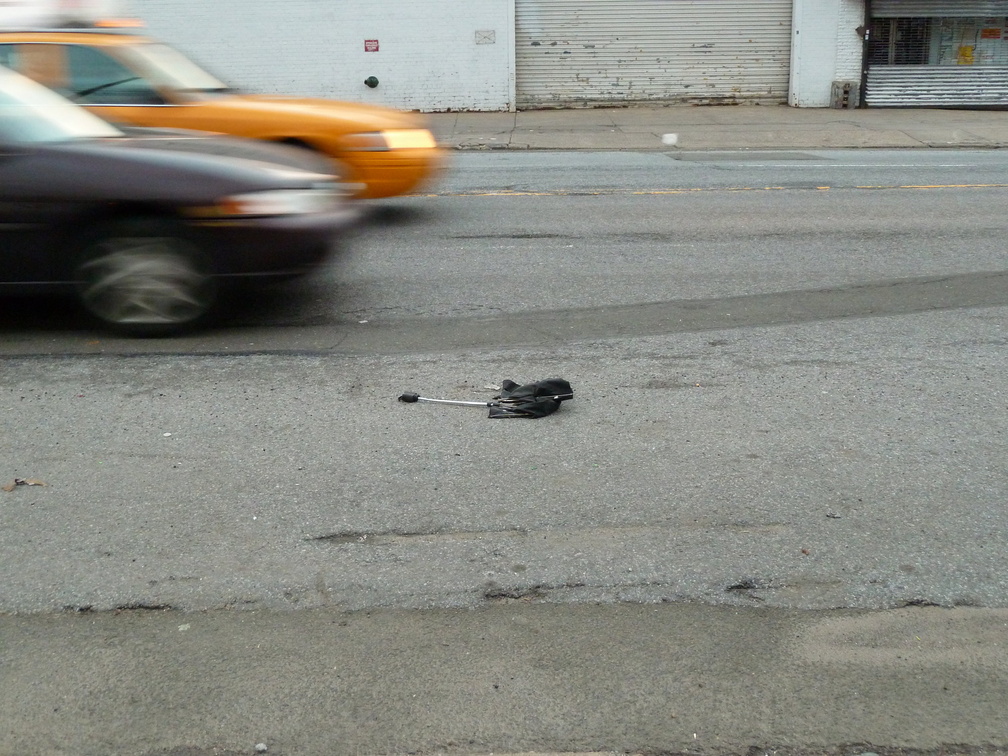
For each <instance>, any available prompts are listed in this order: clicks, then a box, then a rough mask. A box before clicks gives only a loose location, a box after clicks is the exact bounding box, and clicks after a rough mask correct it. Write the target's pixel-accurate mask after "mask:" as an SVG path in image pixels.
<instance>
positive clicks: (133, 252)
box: [76, 219, 217, 336]
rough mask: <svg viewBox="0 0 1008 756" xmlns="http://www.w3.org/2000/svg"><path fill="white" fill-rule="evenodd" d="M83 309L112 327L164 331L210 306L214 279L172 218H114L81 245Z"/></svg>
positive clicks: (203, 314) (149, 332)
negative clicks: (113, 220)
mask: <svg viewBox="0 0 1008 756" xmlns="http://www.w3.org/2000/svg"><path fill="white" fill-rule="evenodd" d="M76 282H77V295H78V297H79V299H80V301H81V303H82V304H83V306H84V308H85V309H86V310H87V311H88V312H89V313H90V314H91V315H93V316H94V317H95V318H97V319H98V320H99V321H101V322H102V323H103V324H104V325H106V326H108V327H110V328H112V329H113V330H116V331H119V332H122V333H127V334H130V335H136V336H159V335H168V334H171V333H175V332H178V331H181V330H184V329H185V328H187V327H190V326H193V325H195V324H196V323H198V322H199V321H201V320H202V319H204V318H205V317H206V316H207V315H208V313H209V312H210V311H211V310H212V309H213V306H214V304H215V302H216V299H217V290H216V286H215V284H214V279H213V277H212V276H211V275H210V271H209V269H208V267H207V265H206V264H205V261H204V260H203V256H202V255H201V254H200V250H199V246H198V245H197V244H196V243H195V242H194V241H193V240H192V239H190V238H189V237H188V235H187V234H185V233H184V229H182V228H181V227H179V226H178V225H177V224H175V223H172V222H170V221H163V220H157V219H143V220H132V221H117V222H115V223H111V224H108V225H106V226H104V227H102V228H101V229H99V230H98V231H97V232H96V233H95V234H94V235H93V236H92V237H91V240H90V241H89V242H88V243H87V244H86V245H85V247H84V251H83V254H82V256H81V261H80V264H79V265H78V267H77V274H76Z"/></svg>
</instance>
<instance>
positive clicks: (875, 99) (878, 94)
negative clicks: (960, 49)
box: [865, 66, 1008, 108]
mask: <svg viewBox="0 0 1008 756" xmlns="http://www.w3.org/2000/svg"><path fill="white" fill-rule="evenodd" d="M865 102H866V103H867V104H868V105H869V106H882V107H928V108H938V107H946V108H947V107H994V106H1004V105H1008V66H983V67H971V66H875V67H872V68H869V69H868V80H867V82H866V84H865Z"/></svg>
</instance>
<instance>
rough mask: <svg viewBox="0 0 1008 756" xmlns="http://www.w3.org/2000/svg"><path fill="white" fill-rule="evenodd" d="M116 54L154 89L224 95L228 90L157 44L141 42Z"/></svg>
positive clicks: (181, 57) (191, 64)
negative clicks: (129, 63)
mask: <svg viewBox="0 0 1008 756" xmlns="http://www.w3.org/2000/svg"><path fill="white" fill-rule="evenodd" d="M117 52H119V53H120V55H122V56H123V57H124V58H127V57H128V58H129V59H130V62H131V63H132V66H131V67H132V68H134V70H136V71H137V72H139V73H142V74H143V75H144V76H145V77H146V78H147V79H148V80H149V81H150V82H151V83H152V84H153V85H154V86H156V87H159V88H163V89H169V90H176V91H183V92H226V91H230V89H231V88H230V87H229V86H228V85H227V84H225V83H224V82H222V81H221V80H220V79H218V78H217V77H216V76H214V75H212V74H209V73H207V72H206V71H204V70H203V69H202V68H200V67H199V66H198V65H196V64H195V63H193V62H192V61H191V60H189V58H187V57H186V56H185V55H183V54H182V53H180V52H179V51H178V50H176V49H174V48H172V47H169V46H168V45H165V44H161V43H160V42H144V43H143V44H138V45H132V46H129V47H125V48H122V49H121V50H118V51H117Z"/></svg>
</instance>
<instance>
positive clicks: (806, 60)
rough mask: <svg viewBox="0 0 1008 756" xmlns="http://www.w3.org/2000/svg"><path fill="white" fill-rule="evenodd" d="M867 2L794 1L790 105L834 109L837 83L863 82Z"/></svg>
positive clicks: (859, 0) (857, 0)
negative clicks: (859, 30) (863, 27)
mask: <svg viewBox="0 0 1008 756" xmlns="http://www.w3.org/2000/svg"><path fill="white" fill-rule="evenodd" d="M863 23H864V0H795V3H794V15H793V20H792V32H791V34H792V46H791V84H790V92H789V96H788V102H789V103H790V104H791V105H794V106H797V107H804V108H810V107H811V108H816V107H819V108H823V107H829V106H830V105H831V98H832V89H833V82H834V81H854V82H860V80H861V62H862V61H861V58H862V40H861V38H860V37H859V36H858V34H857V32H856V31H855V29H856V28H857V27H858V26H861V25H862V24H863Z"/></svg>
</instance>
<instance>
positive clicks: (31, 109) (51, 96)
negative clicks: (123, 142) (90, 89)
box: [0, 67, 123, 144]
mask: <svg viewBox="0 0 1008 756" xmlns="http://www.w3.org/2000/svg"><path fill="white" fill-rule="evenodd" d="M122 135H123V134H122V132H121V131H119V129H117V128H116V127H115V126H113V125H111V124H110V123H106V122H105V121H103V120H102V119H100V118H98V116H95V115H92V114H91V113H89V112H88V111H86V110H84V109H83V108H81V107H78V106H77V105H74V104H73V103H72V102H70V101H68V100H66V99H64V98H63V97H61V96H60V95H58V94H56V93H55V92H53V91H51V90H49V89H46V88H45V87H43V86H42V85H41V84H36V83H35V82H34V81H31V80H30V79H27V78H25V77H24V76H21V75H20V74H16V73H14V72H13V71H9V70H7V69H4V68H2V67H0V141H2V142H6V143H7V144H19V143H30V142H65V141H68V140H71V139H96V138H105V137H119V136H122Z"/></svg>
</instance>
